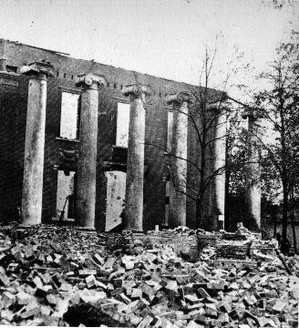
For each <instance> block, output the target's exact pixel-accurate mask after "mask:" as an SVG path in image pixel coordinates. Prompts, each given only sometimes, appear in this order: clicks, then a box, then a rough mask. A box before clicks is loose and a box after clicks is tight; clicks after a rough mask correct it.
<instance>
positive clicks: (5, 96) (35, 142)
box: [0, 39, 225, 231]
mask: <svg viewBox="0 0 299 328" xmlns="http://www.w3.org/2000/svg"><path fill="white" fill-rule="evenodd" d="M24 65H26V66H25V67H24ZM192 89H193V90H195V89H198V88H197V87H195V86H191V85H187V84H185V83H180V82H176V81H170V80H166V79H163V78H158V77H154V76H150V75H146V74H141V73H137V72H133V71H128V70H124V69H121V68H116V67H112V66H108V65H103V64H99V63H96V62H94V61H88V60H81V59H75V58H71V57H69V56H68V55H67V54H63V53H59V52H56V51H51V50H46V49H41V48H37V47H33V46H29V45H25V44H21V43H18V42H12V41H8V40H3V39H1V40H0V118H1V120H0V122H1V126H0V156H1V158H0V197H1V200H0V201H1V204H0V214H1V216H2V219H6V218H8V217H9V218H12V219H14V218H15V217H17V216H18V215H19V214H20V215H21V216H22V218H23V220H25V221H26V222H27V223H29V224H34V223H39V222H40V221H42V222H45V223H49V222H52V221H53V220H55V219H56V220H57V219H58V218H63V219H64V220H66V219H73V220H75V222H76V225H79V226H82V227H86V228H92V227H93V226H94V227H96V228H99V229H101V230H106V231H110V230H112V229H114V228H116V227H118V226H119V225H120V224H121V223H122V224H123V225H124V227H127V228H130V229H133V230H148V229H153V228H154V227H155V225H169V226H175V225H181V224H184V225H188V226H190V227H195V226H196V206H195V204H194V201H193V200H192V199H190V198H189V197H186V195H185V194H186V192H184V190H183V192H174V191H173V190H172V189H173V188H171V183H170V182H169V181H168V180H169V173H168V170H167V167H168V165H167V163H168V159H167V155H166V150H167V149H169V147H174V148H173V149H174V151H175V152H176V154H177V156H176V158H177V160H176V162H175V167H176V175H177V178H178V179H182V176H184V178H186V179H187V182H188V180H189V179H190V180H192V179H193V180H194V179H195V180H196V179H197V175H198V172H196V170H194V168H192V167H191V166H190V165H189V164H188V160H189V159H190V160H195V159H196V158H195V155H194V153H195V152H194V149H195V148H196V147H197V144H196V138H195V137H194V132H193V130H192V129H191V127H190V122H189V120H188V106H190V103H191V102H192V100H190V99H191V98H192V97H191V96H190V93H189V94H188V95H187V96H186V91H188V90H189V91H190V90H192ZM210 92H211V94H212V97H213V99H214V100H213V101H214V102H217V101H219V100H220V99H223V96H224V95H223V93H221V92H217V91H215V90H211V91H210ZM186 111H187V112H186ZM224 123H225V122H224ZM224 123H222V124H224ZM223 126H224V125H223ZM216 130H217V129H216ZM216 130H215V135H216V138H215V140H216V139H217V133H218V137H219V130H217V131H216ZM224 134H225V132H224ZM223 147H225V142H224V143H223V142H222V143H221V144H219V143H218V144H217V143H215V145H214V147H213V150H214V152H215V153H216V152H218V154H219V153H220V154H222V156H221V160H220V162H219V161H218V162H217V156H215V163H214V164H213V165H214V166H215V167H216V169H217V165H218V167H219V165H220V164H219V163H222V162H223V161H225V157H223V154H225V149H223ZM185 157H186V159H187V161H186V159H185ZM221 161H222V162H221ZM216 162H217V163H216ZM221 165H222V164H221ZM206 170H212V168H211V167H207V168H206ZM180 177H181V178H180ZM38 181H39V182H38ZM224 181H225V179H224V173H221V174H219V175H217V177H216V178H215V182H214V183H213V184H212V187H211V189H210V191H209V197H208V200H207V201H208V203H209V208H210V211H209V215H208V216H209V218H208V219H209V220H212V221H213V222H216V221H217V220H218V219H219V217H223V216H224V190H225V188H224ZM185 191H186V190H185ZM39 207H40V208H39ZM39 213H41V214H39ZM132 217H134V219H132ZM132 222H133V223H132ZM214 227H215V224H214Z"/></svg>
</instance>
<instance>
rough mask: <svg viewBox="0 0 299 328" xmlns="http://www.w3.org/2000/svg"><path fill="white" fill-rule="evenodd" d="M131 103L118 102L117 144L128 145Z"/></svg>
mask: <svg viewBox="0 0 299 328" xmlns="http://www.w3.org/2000/svg"><path fill="white" fill-rule="evenodd" d="M129 122H130V104H126V103H122V102H119V103H117V122H116V146H118V147H124V148H127V147H128V140H129Z"/></svg>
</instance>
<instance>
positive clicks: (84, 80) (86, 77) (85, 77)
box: [76, 74, 107, 89]
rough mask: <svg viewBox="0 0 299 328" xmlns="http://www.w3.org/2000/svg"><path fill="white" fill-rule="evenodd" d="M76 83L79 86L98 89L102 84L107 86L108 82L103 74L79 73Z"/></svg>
mask: <svg viewBox="0 0 299 328" xmlns="http://www.w3.org/2000/svg"><path fill="white" fill-rule="evenodd" d="M78 78H79V79H78V81H77V83H76V86H77V87H81V86H83V87H87V88H91V89H97V88H98V87H99V86H100V85H104V86H107V82H106V80H105V78H104V77H103V76H97V75H93V74H82V75H79V77H78Z"/></svg>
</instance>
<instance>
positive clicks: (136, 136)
mask: <svg viewBox="0 0 299 328" xmlns="http://www.w3.org/2000/svg"><path fill="white" fill-rule="evenodd" d="M123 94H124V95H125V96H129V98H130V123H129V141H128V159H127V179H126V205H125V217H124V228H125V229H128V230H133V231H142V230H143V178H144V138H145V108H144V104H145V95H146V94H147V89H146V87H144V86H141V85H129V86H127V87H125V88H124V89H123Z"/></svg>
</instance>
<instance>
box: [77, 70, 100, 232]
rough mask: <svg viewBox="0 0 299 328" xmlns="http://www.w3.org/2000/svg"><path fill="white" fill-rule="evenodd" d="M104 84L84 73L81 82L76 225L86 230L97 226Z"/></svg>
mask: <svg viewBox="0 0 299 328" xmlns="http://www.w3.org/2000/svg"><path fill="white" fill-rule="evenodd" d="M102 84H104V82H103V79H102V78H100V77H97V76H94V75H91V74H88V75H82V76H81V77H80V79H79V82H78V83H77V86H81V87H82V88H83V92H82V95H81V112H80V128H79V134H80V136H79V140H80V144H79V158H78V162H77V193H76V194H77V198H76V225H77V226H78V228H79V229H83V230H94V229H95V204H96V171H97V141H98V107H99V85H102Z"/></svg>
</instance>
